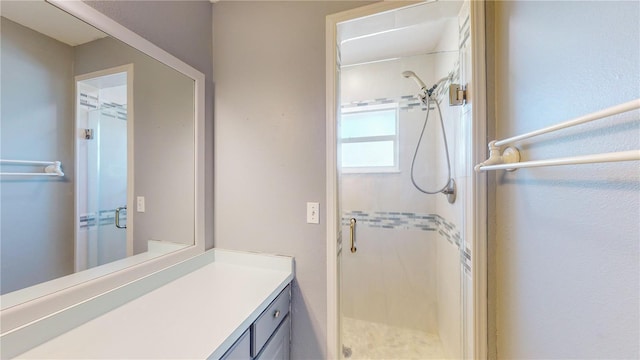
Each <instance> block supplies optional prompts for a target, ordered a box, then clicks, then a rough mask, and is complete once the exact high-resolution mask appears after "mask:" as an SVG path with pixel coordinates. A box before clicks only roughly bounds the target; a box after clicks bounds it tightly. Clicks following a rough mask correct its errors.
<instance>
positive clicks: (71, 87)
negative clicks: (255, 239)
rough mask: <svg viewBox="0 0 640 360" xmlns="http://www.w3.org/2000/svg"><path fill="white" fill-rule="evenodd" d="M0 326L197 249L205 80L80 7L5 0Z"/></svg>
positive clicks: (0, 155)
mask: <svg viewBox="0 0 640 360" xmlns="http://www.w3.org/2000/svg"><path fill="white" fill-rule="evenodd" d="M1 16H2V18H1V26H2V29H1V36H2V41H1V43H0V44H1V46H2V49H1V52H0V54H1V56H2V58H1V62H0V64H1V69H0V70H1V72H2V77H1V81H2V84H1V86H2V89H3V91H2V94H1V95H2V99H1V102H2V108H1V117H2V121H1V124H0V125H1V129H0V136H1V141H0V159H1V161H0V173H1V175H0V200H1V201H0V204H1V205H0V226H1V228H0V231H1V234H0V236H1V237H0V245H1V249H2V251H1V254H2V255H1V256H2V259H1V262H0V264H1V266H2V269H1V272H0V274H1V277H2V279H0V295H1V297H0V304H1V307H2V312H1V313H0V314H1V318H0V320H1V323H2V333H5V332H7V331H10V330H11V329H13V328H16V327H18V326H20V325H21V324H25V323H27V322H29V321H33V320H35V319H37V318H39V317H42V316H46V314H48V313H51V312H54V311H57V310H59V309H61V308H64V307H66V306H69V305H72V304H74V303H77V302H78V301H82V300H83V299H86V298H89V297H91V296H95V295H97V294H99V293H101V292H104V291H108V290H109V289H111V288H114V287H116V286H119V285H122V284H124V283H126V282H129V281H132V280H134V279H136V278H139V277H141V276H144V275H146V274H149V273H151V272H153V271H157V270H159V269H161V268H163V267H166V266H169V265H171V264H174V263H176V262H178V261H181V260H183V259H186V258H188V257H191V256H194V255H196V254H198V253H201V252H203V251H204V214H203V213H204V205H203V200H202V199H203V197H204V196H203V195H204V179H203V176H204V175H203V174H204V172H203V170H204V154H203V153H204V75H203V74H202V73H200V72H199V71H197V70H195V69H194V68H192V67H190V66H189V65H187V64H185V63H184V62H182V61H181V60H179V59H177V58H175V57H174V56H172V55H170V54H169V53H167V52H165V51H163V50H162V49H160V48H158V47H157V46H155V45H153V44H151V43H150V42H148V41H147V40H145V39H143V38H141V37H140V36H138V35H136V34H135V33H133V32H131V31H130V30H128V29H126V28H124V27H123V26H121V25H119V24H118V23H116V22H115V21H113V20H111V19H110V18H108V17H106V16H105V15H103V14H102V13H100V12H98V11H97V10H95V9H93V8H92V7H90V6H88V5H87V4H84V3H83V2H80V1H60V0H50V1H47V2H45V1H44V0H42V1H3V2H2V8H1Z"/></svg>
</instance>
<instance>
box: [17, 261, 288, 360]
mask: <svg viewBox="0 0 640 360" xmlns="http://www.w3.org/2000/svg"><path fill="white" fill-rule="evenodd" d="M202 256H208V257H209V258H211V261H210V262H208V263H206V265H204V266H202V267H201V268H199V269H197V270H195V271H193V272H190V273H188V274H186V275H184V276H182V277H180V278H178V279H177V280H174V281H172V282H170V283H168V284H166V285H163V286H161V287H159V288H157V289H155V290H153V291H151V292H149V293H147V294H145V295H142V296H140V297H138V298H136V299H134V300H132V301H130V302H128V303H126V304H125V305H122V306H120V307H118V308H116V309H114V310H111V311H109V312H107V313H105V314H103V315H101V316H99V317H97V318H95V319H93V320H90V321H89V322H86V323H84V324H82V325H80V326H78V327H75V328H73V329H72V330H70V331H68V332H66V333H64V334H62V335H60V336H58V337H56V338H54V339H52V340H49V341H47V342H45V343H44V344H41V345H39V346H37V347H35V348H33V349H31V350H29V351H27V352H25V353H23V354H21V355H19V356H18V357H19V358H26V359H35V358H38V359H42V358H47V359H53V358H65V359H69V358H91V359H95V358H110V359H116V358H117V359H122V358H129V359H131V358H154V359H161V358H164V359H166V358H182V359H203V358H207V357H211V358H219V357H220V356H222V355H223V354H224V352H225V351H226V349H227V348H228V347H229V346H231V345H232V344H233V343H234V342H235V340H236V339H237V338H238V337H239V336H240V335H242V333H243V332H244V330H246V329H247V328H248V326H249V325H250V324H251V323H252V322H253V321H254V320H255V319H256V318H257V317H258V315H260V313H261V312H262V311H263V310H264V309H265V308H266V307H267V306H268V305H269V303H270V302H271V301H272V300H273V299H275V297H276V296H277V295H278V294H279V293H280V291H281V290H283V289H284V288H285V287H286V285H287V284H288V283H289V282H291V281H292V280H293V259H292V258H289V257H282V256H271V255H259V254H253V253H239V252H230V251H224V250H218V249H214V250H211V251H208V252H207V253H205V254H204V255H201V256H199V257H197V258H201V257H202Z"/></svg>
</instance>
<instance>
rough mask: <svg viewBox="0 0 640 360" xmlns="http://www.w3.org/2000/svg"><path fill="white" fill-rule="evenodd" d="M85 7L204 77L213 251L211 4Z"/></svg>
mask: <svg viewBox="0 0 640 360" xmlns="http://www.w3.org/2000/svg"><path fill="white" fill-rule="evenodd" d="M86 2H87V4H89V5H90V6H92V7H94V8H95V9H97V10H99V11H100V12H102V13H104V14H105V15H107V16H109V17H111V18H112V19H114V20H115V21H117V22H119V23H120V24H122V25H124V26H125V27H127V28H129V29H131V30H132V31H134V32H136V33H137V34H138V35H140V36H142V37H144V38H146V39H147V40H149V41H151V42H152V43H154V44H155V45H157V46H159V47H161V48H162V49H164V50H165V51H167V52H169V53H171V54H172V55H174V56H176V57H177V58H179V59H180V60H182V61H184V62H186V63H187V64H189V65H191V66H193V67H194V68H196V69H197V70H199V71H200V72H202V73H204V74H205V77H206V84H205V92H206V94H205V96H206V98H205V153H206V154H205V163H206V168H205V179H206V180H205V182H206V184H205V198H206V199H205V219H206V229H205V232H206V234H207V238H206V239H205V240H206V247H207V248H211V247H213V82H212V78H213V68H212V44H213V41H212V32H211V3H210V2H209V1H205V0H199V1H86Z"/></svg>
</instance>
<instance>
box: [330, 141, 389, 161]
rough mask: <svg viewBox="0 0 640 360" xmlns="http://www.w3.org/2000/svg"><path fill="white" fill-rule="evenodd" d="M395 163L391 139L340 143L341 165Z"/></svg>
mask: <svg viewBox="0 0 640 360" xmlns="http://www.w3.org/2000/svg"><path fill="white" fill-rule="evenodd" d="M394 165H395V156H394V143H393V141H372V142H355V143H343V144H342V166H343V167H374V166H388V167H392V166H394Z"/></svg>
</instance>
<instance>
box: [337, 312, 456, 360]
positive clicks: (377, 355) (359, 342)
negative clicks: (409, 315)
mask: <svg viewBox="0 0 640 360" xmlns="http://www.w3.org/2000/svg"><path fill="white" fill-rule="evenodd" d="M342 319H343V320H342V334H343V342H342V343H343V344H344V349H345V350H346V354H345V353H344V352H343V359H349V360H351V359H386V360H392V359H403V360H404V359H444V358H445V356H444V351H443V349H442V343H441V342H440V337H439V336H438V335H437V334H431V333H427V332H423V331H419V330H414V329H405V328H400V327H395V326H390V325H385V324H380V323H374V322H370V321H364V320H358V319H353V318H348V317H343V318H342ZM347 355H348V356H347Z"/></svg>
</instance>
